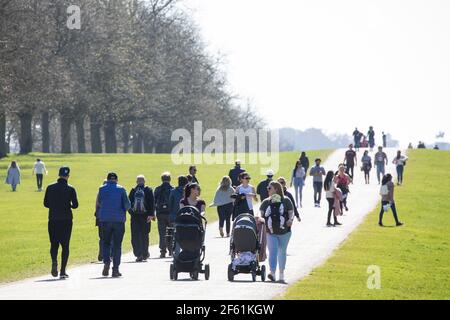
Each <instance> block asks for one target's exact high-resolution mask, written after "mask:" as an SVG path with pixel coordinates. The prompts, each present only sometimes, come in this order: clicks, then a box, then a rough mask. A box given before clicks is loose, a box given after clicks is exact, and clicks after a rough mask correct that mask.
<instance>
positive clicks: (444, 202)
mask: <svg viewBox="0 0 450 320" xmlns="http://www.w3.org/2000/svg"><path fill="white" fill-rule="evenodd" d="M408 155H409V158H410V160H409V162H408V165H407V166H406V168H405V184H404V186H402V187H397V188H396V204H397V209H398V211H399V217H400V220H402V221H403V222H404V223H405V225H404V226H403V227H401V228H395V227H385V228H380V227H378V225H377V222H378V213H379V208H376V209H375V210H374V211H373V212H372V213H370V214H369V215H368V217H367V218H366V220H365V221H364V222H363V223H362V225H361V226H359V227H358V229H357V230H356V231H355V232H354V233H352V234H351V235H350V237H349V238H348V239H347V240H346V241H345V242H344V243H343V245H342V246H341V247H340V248H338V249H337V250H336V251H335V253H334V254H333V256H332V257H331V258H330V259H328V261H327V262H326V263H325V264H324V265H322V266H320V267H319V268H317V269H316V270H314V271H313V272H312V273H311V274H310V275H309V276H308V277H306V278H305V279H303V280H301V281H300V282H298V283H297V284H295V285H293V286H291V287H290V288H289V289H288V291H287V293H286V294H285V295H284V296H283V297H281V298H283V299H450V247H449V242H450V224H449V222H450V220H449V214H450V152H443V151H434V150H414V151H411V152H409V154H408ZM383 222H384V224H385V225H387V226H393V225H394V219H393V217H392V213H390V214H387V215H386V217H385V219H384V221H383ZM369 265H377V266H379V267H380V270H381V288H380V289H375V290H369V289H368V288H367V279H368V277H369V274H367V268H368V266H369Z"/></svg>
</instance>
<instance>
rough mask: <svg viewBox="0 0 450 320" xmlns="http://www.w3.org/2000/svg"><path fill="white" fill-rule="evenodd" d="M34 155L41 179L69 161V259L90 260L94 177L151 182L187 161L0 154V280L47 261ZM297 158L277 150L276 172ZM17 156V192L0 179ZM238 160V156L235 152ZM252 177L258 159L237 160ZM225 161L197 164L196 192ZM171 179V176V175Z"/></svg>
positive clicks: (35, 271) (223, 170)
mask: <svg viewBox="0 0 450 320" xmlns="http://www.w3.org/2000/svg"><path fill="white" fill-rule="evenodd" d="M329 153H330V151H317V152H308V156H309V157H310V161H311V162H312V161H313V160H314V158H315V157H316V156H320V157H323V158H325V157H326V156H327V155H328V154H329ZM36 157H40V158H41V159H42V160H43V161H44V162H45V163H46V165H47V168H48V170H49V175H48V176H46V177H45V178H44V179H45V180H44V185H46V184H48V183H50V182H52V181H53V180H54V179H55V178H56V175H57V169H58V168H59V167H60V166H62V165H68V166H70V167H71V170H72V171H71V175H72V176H71V179H70V183H71V184H72V185H74V186H75V187H76V188H77V192H78V197H79V201H80V208H79V209H77V210H75V212H74V229H73V234H72V241H71V252H70V254H71V257H70V260H69V265H73V264H81V263H86V262H91V261H94V260H95V258H96V256H97V250H98V240H97V229H96V228H95V226H94V225H95V220H94V217H93V214H94V204H95V197H96V193H97V190H98V187H99V185H100V183H101V182H102V181H103V179H104V178H105V177H106V174H107V172H108V171H115V172H117V174H118V175H119V180H120V181H119V183H120V184H122V185H124V186H125V187H126V188H127V190H129V189H130V188H131V187H132V186H133V185H134V182H135V177H136V176H137V175H138V174H144V175H145V176H146V177H147V183H148V184H149V185H150V186H152V187H155V186H156V185H158V184H159V182H160V179H159V177H160V174H161V173H162V172H164V171H170V172H171V173H172V176H173V177H174V178H175V180H176V177H177V176H178V175H180V174H186V171H187V167H188V166H187V165H182V166H181V165H179V166H176V165H173V164H172V161H171V158H170V155H167V154H164V155H163V154H151V155H136V154H114V155H106V154H102V155H46V154H45V155H44V154H31V155H28V156H11V157H9V158H5V159H2V160H0V181H2V183H1V184H0V195H1V196H0V282H6V281H13V280H17V279H21V278H24V277H30V276H33V275H39V274H43V273H47V272H48V271H49V270H48V266H49V264H50V256H49V253H48V250H49V243H48V234H47V210H46V209H45V208H44V207H43V205H42V200H43V196H44V193H43V192H42V193H40V192H37V191H36V183H35V177H34V176H32V174H31V171H32V165H33V163H34V161H35V158H36ZM297 158H298V153H297V152H289V153H281V154H280V171H279V175H283V176H286V177H288V176H289V175H290V172H291V169H292V167H293V165H294V163H295V160H296V159H297ZM13 159H14V160H17V161H18V163H19V166H20V168H21V170H22V184H21V185H20V186H19V187H18V192H16V193H13V192H11V191H10V188H9V186H8V185H5V184H3V181H4V180H5V173H6V168H7V166H8V164H9V162H10V161H11V160H13ZM241 159H242V160H243V157H241ZM243 167H244V168H245V169H247V170H248V171H249V172H250V173H251V174H252V177H253V180H252V183H253V184H254V185H256V184H257V182H258V181H259V180H260V179H263V176H262V175H260V172H259V171H260V170H259V168H260V166H259V165H243ZM229 169H230V165H199V166H198V170H199V173H198V178H199V180H200V183H201V185H202V197H203V198H204V199H205V200H206V202H207V204H209V203H210V202H211V200H212V197H213V195H214V192H215V190H216V187H217V184H218V183H219V180H220V179H221V177H222V176H223V175H226V174H228V170H229ZM174 183H175V184H176V181H174ZM207 216H208V219H209V220H211V221H212V220H215V219H217V214H216V209H215V208H210V209H209V210H207ZM156 239H157V229H156V225H154V226H153V227H152V231H151V244H155V243H156ZM130 247H131V246H130V232H129V227H128V226H127V228H126V235H125V240H124V249H125V250H129V249H130Z"/></svg>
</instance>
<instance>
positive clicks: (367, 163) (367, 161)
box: [361, 150, 372, 184]
mask: <svg viewBox="0 0 450 320" xmlns="http://www.w3.org/2000/svg"><path fill="white" fill-rule="evenodd" d="M361 163H362V168H361V169H362V171H364V179H365V181H366V184H369V183H370V170H372V158H371V157H370V156H369V151H367V150H366V151H364V155H363V156H362V158H361Z"/></svg>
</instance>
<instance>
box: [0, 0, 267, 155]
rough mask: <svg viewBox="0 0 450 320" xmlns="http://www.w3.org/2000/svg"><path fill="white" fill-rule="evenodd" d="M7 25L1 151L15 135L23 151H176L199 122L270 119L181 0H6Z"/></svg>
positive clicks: (0, 45)
mask: <svg viewBox="0 0 450 320" xmlns="http://www.w3.org/2000/svg"><path fill="white" fill-rule="evenodd" d="M71 5H77V6H78V7H79V8H80V17H81V20H80V27H81V28H80V29H79V30H78V29H73V28H69V27H68V19H69V20H70V19H72V16H71V12H68V8H69V7H70V6H71ZM74 19H75V18H74ZM74 21H75V20H74ZM70 22H71V21H69V23H70ZM0 28H1V29H0V55H1V67H0V68H1V69H0V156H2V155H5V154H6V153H7V152H8V151H9V146H10V145H11V144H13V142H15V141H17V142H18V144H19V145H20V152H21V153H29V152H32V151H42V152H61V153H71V152H78V153H85V152H92V153H102V152H107V153H116V152H125V153H127V152H135V153H141V152H169V151H170V150H171V147H172V145H173V143H172V142H171V141H170V137H171V132H172V131H173V130H175V129H177V128H185V129H188V130H191V129H192V128H193V122H194V120H202V121H203V126H204V127H205V129H208V128H218V129H225V128H232V129H233V128H242V129H247V128H255V127H260V126H261V125H262V123H261V119H260V118H259V117H258V116H257V115H255V114H254V112H252V110H251V108H249V107H247V106H244V107H242V106H240V105H239V101H240V100H239V99H236V98H235V97H234V96H233V95H232V93H230V92H229V90H228V89H227V83H226V79H225V75H224V74H223V72H222V71H221V68H220V67H221V62H220V61H219V59H217V58H215V57H212V56H210V55H209V54H207V53H206V50H205V48H204V46H203V44H202V41H201V38H200V37H199V33H198V31H197V30H196V27H195V25H194V24H193V22H192V21H191V19H190V17H189V16H188V15H187V14H186V13H185V12H183V11H181V10H179V7H178V6H177V5H176V3H175V1H174V0H147V1H143V0H85V1H73V0H71V1H66V0H51V1H50V0H22V1H14V0H0Z"/></svg>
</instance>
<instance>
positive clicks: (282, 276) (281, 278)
mask: <svg viewBox="0 0 450 320" xmlns="http://www.w3.org/2000/svg"><path fill="white" fill-rule="evenodd" d="M279 280H280V281H281V282H284V271H280V277H279Z"/></svg>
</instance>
